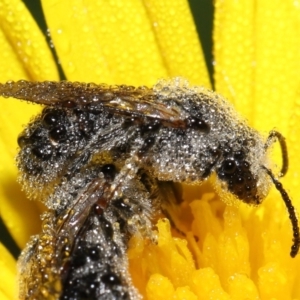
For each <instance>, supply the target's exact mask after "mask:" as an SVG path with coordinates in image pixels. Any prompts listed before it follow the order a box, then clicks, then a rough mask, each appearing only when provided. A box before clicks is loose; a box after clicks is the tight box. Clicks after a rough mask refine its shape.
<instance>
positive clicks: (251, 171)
mask: <svg viewBox="0 0 300 300" xmlns="http://www.w3.org/2000/svg"><path fill="white" fill-rule="evenodd" d="M274 140H277V141H278V142H279V144H280V148H281V153H282V167H281V171H280V173H279V177H283V176H284V175H285V174H286V173H287V170H288V154H287V147H286V143H285V139H284V137H283V136H282V135H281V134H280V133H279V132H277V131H271V132H270V134H269V137H268V139H267V142H266V143H265V144H264V147H263V151H262V153H261V156H264V157H265V156H266V152H267V150H268V148H269V147H270V145H271V144H272V143H273V142H274ZM259 156H260V155H258V157H257V159H256V161H255V162H254V161H253V156H252V160H251V159H249V155H248V156H247V155H246V154H245V151H243V150H239V151H235V152H233V151H227V152H226V151H225V155H224V154H223V156H222V157H221V159H220V161H219V164H218V167H217V169H216V171H217V176H218V178H219V179H220V180H221V182H222V183H225V184H226V189H227V190H228V191H229V192H230V193H232V194H233V195H234V196H236V197H237V198H238V199H240V200H242V201H243V202H245V203H247V204H254V205H258V204H260V203H261V202H262V201H263V199H264V198H265V197H266V195H267V193H268V190H269V188H270V185H271V184H272V183H273V184H274V186H275V188H276V189H277V190H278V191H279V193H280V195H281V198H282V200H283V201H284V203H285V205H286V208H287V210H288V214H289V218H290V220H291V223H292V228H293V242H294V243H293V245H292V248H291V253H290V255H291V257H295V256H296V255H297V253H298V251H299V248H300V233H299V226H298V219H297V216H296V213H295V209H294V206H293V204H292V201H291V199H290V198H289V196H288V194H287V192H286V191H285V189H284V188H283V186H282V184H281V183H280V182H279V180H278V179H276V177H275V176H274V174H273V173H272V171H271V170H270V169H269V167H267V166H265V165H264V164H260V163H261V162H260V160H259ZM257 162H258V163H259V164H258V165H257V166H255V167H253V166H252V164H253V163H257Z"/></svg>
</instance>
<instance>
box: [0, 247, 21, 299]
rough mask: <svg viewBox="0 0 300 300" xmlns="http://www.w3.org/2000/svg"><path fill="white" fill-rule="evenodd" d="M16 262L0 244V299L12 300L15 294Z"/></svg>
mask: <svg viewBox="0 0 300 300" xmlns="http://www.w3.org/2000/svg"><path fill="white" fill-rule="evenodd" d="M16 274H17V267H16V261H15V260H14V258H13V257H12V256H11V254H10V253H9V252H8V251H7V249H6V248H5V247H4V246H3V245H2V244H1V243H0V282H1V284H0V299H1V300H2V299H10V300H11V299H14V298H15V296H16V294H17V292H16Z"/></svg>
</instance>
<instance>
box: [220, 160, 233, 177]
mask: <svg viewBox="0 0 300 300" xmlns="http://www.w3.org/2000/svg"><path fill="white" fill-rule="evenodd" d="M222 169H223V171H224V173H225V174H228V175H230V174H233V173H234V172H235V170H236V163H235V161H234V160H231V159H230V160H229V159H228V160H225V161H224V162H223V164H222Z"/></svg>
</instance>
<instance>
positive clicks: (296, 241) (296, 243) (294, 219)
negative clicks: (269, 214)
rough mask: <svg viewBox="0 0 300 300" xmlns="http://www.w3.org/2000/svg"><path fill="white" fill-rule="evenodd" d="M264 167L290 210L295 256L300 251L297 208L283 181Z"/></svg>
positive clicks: (292, 253)
mask: <svg viewBox="0 0 300 300" xmlns="http://www.w3.org/2000/svg"><path fill="white" fill-rule="evenodd" d="M263 169H265V170H266V172H267V174H268V175H269V176H270V177H271V179H272V181H273V183H274V185H275V187H276V189H277V190H278V191H279V193H280V194H281V197H282V199H283V201H284V203H285V206H286V208H287V210H288V213H289V218H290V220H291V223H292V228H293V235H294V238H293V242H294V244H293V246H292V248H291V253H290V255H291V257H295V256H296V255H297V253H298V251H299V247H300V234H299V225H298V218H297V216H296V211H295V208H294V206H293V204H292V201H291V199H290V197H289V195H288V194H287V192H286V191H285V189H284V188H283V186H282V184H281V182H279V181H278V180H277V179H276V178H275V177H274V175H273V174H272V172H271V171H270V170H269V169H267V168H266V167H264V166H263Z"/></svg>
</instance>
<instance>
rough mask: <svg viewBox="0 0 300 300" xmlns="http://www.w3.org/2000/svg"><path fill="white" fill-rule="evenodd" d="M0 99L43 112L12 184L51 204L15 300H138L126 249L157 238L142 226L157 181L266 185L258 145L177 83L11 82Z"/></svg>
mask: <svg viewBox="0 0 300 300" xmlns="http://www.w3.org/2000/svg"><path fill="white" fill-rule="evenodd" d="M0 95H2V96H6V97H10V96H12V97H15V98H20V99H25V100H29V101H32V102H35V103H39V104H44V105H46V108H45V109H44V110H43V112H42V113H41V115H40V116H38V117H36V118H35V119H34V120H33V121H32V122H31V123H30V124H29V126H28V127H27V128H26V129H25V130H24V132H23V133H22V134H21V135H20V137H19V140H18V142H19V145H20V148H21V149H20V153H19V155H18V158H17V164H18V168H19V169H20V171H21V177H20V181H21V183H22V184H23V185H24V187H25V190H26V191H27V192H28V194H29V195H30V197H32V198H36V199H39V200H42V201H43V202H44V203H45V204H46V205H47V207H48V208H49V212H47V213H46V214H45V215H44V216H43V219H44V223H43V231H42V233H41V234H40V235H39V236H38V237H34V238H33V239H32V242H31V243H29V245H28V246H27V249H26V250H25V251H24V252H23V254H22V256H21V259H20V263H19V264H20V270H21V295H22V298H24V299H43V298H47V295H49V294H50V295H54V298H55V299H74V300H75V299H97V298H101V299H139V297H140V296H139V293H138V292H137V290H136V289H135V288H134V287H133V285H132V283H131V279H130V275H129V273H128V266H127V264H128V262H127V258H126V250H127V244H128V240H129V239H130V237H131V236H132V235H133V234H137V233H138V234H142V235H143V236H145V237H148V238H149V239H154V240H155V236H154V235H153V234H152V226H151V220H153V219H154V218H155V217H156V216H157V215H158V214H159V213H160V211H161V209H163V210H165V209H166V207H167V204H166V202H168V199H163V197H162V194H161V192H160V188H159V186H160V182H162V181H170V182H188V183H193V182H201V181H203V180H205V179H206V178H208V177H209V176H210V175H211V174H212V173H216V175H217V179H218V180H217V181H218V183H216V186H217V189H218V191H219V192H223V191H225V194H226V197H228V198H230V196H228V195H232V196H233V197H234V198H238V199H240V200H242V201H244V202H246V203H248V204H259V203H261V201H262V200H263V199H264V198H265V196H266V195H267V193H268V191H269V188H270V185H271V183H272V181H273V182H274V180H275V179H274V178H273V177H272V176H273V175H272V174H271V173H268V172H269V169H270V163H269V162H268V157H267V154H266V148H267V147H266V145H267V146H268V142H267V141H265V139H264V138H263V137H262V136H261V135H260V134H259V133H258V132H257V131H255V130H254V129H252V128H250V127H249V126H248V125H247V124H246V122H245V121H243V120H242V119H241V118H240V117H239V116H238V115H237V113H236V112H235V111H234V110H233V108H232V107H231V106H230V104H228V103H227V102H226V101H225V100H224V99H223V98H222V97H220V96H219V95H217V94H215V93H213V92H211V91H208V90H206V89H204V88H199V87H190V86H188V83H187V82H186V81H184V80H182V79H179V78H177V79H174V80H172V81H160V82H159V83H158V84H157V85H155V86H154V87H153V88H151V89H148V88H146V87H139V88H134V87H130V86H106V85H95V84H82V83H69V82H60V83H55V82H42V83H38V82H25V81H20V82H16V83H13V82H9V83H6V84H4V85H0ZM275 137H277V138H278V136H275ZM273 138H274V137H272V139H273ZM266 170H267V171H266ZM274 183H275V185H276V183H277V181H276V180H275V182H274ZM279 191H280V192H281V193H282V191H284V190H283V189H282V190H280V189H279ZM283 199H284V197H283ZM284 200H285V199H284ZM229 201H230V200H229ZM291 207H292V206H291V205H290V208H291ZM289 212H290V214H292V213H291V209H289ZM292 218H293V220H292V223H293V229H294V242H295V244H294V246H295V247H294V250H293V253H294V254H295V253H297V251H298V248H299V245H298V244H299V238H297V236H296V233H295V232H297V230H298V231H299V229H297V226H298V224H297V218H296V216H294V215H292ZM47 259H48V260H47ZM32 275H34V279H32Z"/></svg>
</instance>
